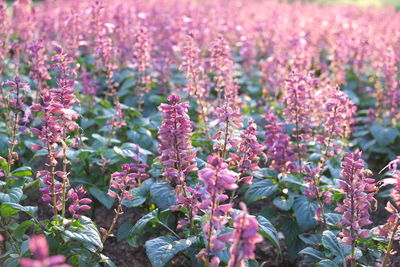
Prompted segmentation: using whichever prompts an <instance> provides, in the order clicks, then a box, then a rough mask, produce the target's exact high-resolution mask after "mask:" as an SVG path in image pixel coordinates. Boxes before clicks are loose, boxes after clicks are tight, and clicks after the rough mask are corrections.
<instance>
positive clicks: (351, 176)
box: [335, 150, 376, 267]
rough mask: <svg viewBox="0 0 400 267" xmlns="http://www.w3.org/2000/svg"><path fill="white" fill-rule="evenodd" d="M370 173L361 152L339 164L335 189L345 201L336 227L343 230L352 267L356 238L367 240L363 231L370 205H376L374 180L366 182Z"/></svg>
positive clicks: (341, 233) (354, 261) (352, 266)
mask: <svg viewBox="0 0 400 267" xmlns="http://www.w3.org/2000/svg"><path fill="white" fill-rule="evenodd" d="M369 173H370V172H369V171H368V170H366V169H364V161H363V160H362V159H361V152H360V151H358V150H357V151H355V152H352V153H347V154H346V156H345V158H344V160H343V162H342V171H341V173H340V177H341V180H339V182H338V188H339V190H341V191H342V192H343V193H344V195H345V197H344V199H343V202H342V204H338V205H337V207H336V209H335V211H337V212H340V213H342V214H343V217H342V218H341V220H340V222H339V223H338V225H339V226H340V227H341V228H342V231H341V232H340V234H339V235H340V236H341V238H342V242H343V243H345V244H348V245H351V254H350V262H351V267H355V266H356V260H357V258H356V254H355V250H356V246H357V242H358V239H359V238H367V237H369V236H370V234H369V230H367V229H363V228H364V227H365V226H367V225H369V224H371V223H372V221H371V220H370V213H369V211H370V209H371V202H372V201H375V199H374V193H375V190H376V187H375V183H374V179H371V178H367V176H368V175H369Z"/></svg>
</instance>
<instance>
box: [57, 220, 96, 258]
mask: <svg viewBox="0 0 400 267" xmlns="http://www.w3.org/2000/svg"><path fill="white" fill-rule="evenodd" d="M64 234H65V235H66V236H67V237H69V238H71V239H74V240H78V241H80V242H82V243H83V244H84V245H85V247H86V248H87V249H88V250H90V251H92V252H95V251H96V250H97V249H100V250H101V249H103V244H102V242H101V237H100V233H99V231H98V230H97V227H96V225H95V224H94V223H93V222H92V220H91V219H90V218H88V217H86V216H81V217H80V227H79V228H77V229H72V227H71V229H69V230H65V231H64Z"/></svg>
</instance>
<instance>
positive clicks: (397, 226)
mask: <svg viewBox="0 0 400 267" xmlns="http://www.w3.org/2000/svg"><path fill="white" fill-rule="evenodd" d="M399 225H400V220H399V219H398V218H397V219H396V224H395V226H394V229H393V232H392V235H391V236H390V241H389V244H388V246H387V248H386V253H385V257H384V258H383V263H382V267H386V265H387V263H388V261H389V256H390V251H391V250H392V246H393V241H394V237H395V236H396V232H397V229H398V228H399Z"/></svg>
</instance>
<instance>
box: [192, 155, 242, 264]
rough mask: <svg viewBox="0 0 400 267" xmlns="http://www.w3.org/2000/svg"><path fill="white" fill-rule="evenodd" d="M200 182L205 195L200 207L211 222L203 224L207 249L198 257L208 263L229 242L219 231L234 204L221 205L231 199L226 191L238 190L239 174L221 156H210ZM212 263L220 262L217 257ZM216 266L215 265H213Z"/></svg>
mask: <svg viewBox="0 0 400 267" xmlns="http://www.w3.org/2000/svg"><path fill="white" fill-rule="evenodd" d="M199 180H200V181H202V182H203V184H204V187H203V190H204V193H203V195H202V202H201V203H200V205H199V207H200V209H202V210H205V211H207V213H208V214H209V220H208V221H207V222H205V223H204V224H203V233H204V235H205V239H206V240H207V249H205V250H202V251H200V253H199V254H198V257H199V258H201V259H203V260H205V261H208V258H209V257H211V256H212V254H214V253H217V252H220V251H222V250H223V249H224V248H225V243H226V242H227V240H226V237H227V236H225V235H220V233H219V231H220V230H221V229H222V228H223V227H224V225H225V224H226V223H227V221H228V218H227V215H228V214H230V213H231V212H232V204H220V203H221V202H224V201H226V200H227V199H229V197H228V196H227V195H226V194H224V191H225V190H234V189H237V188H238V185H237V184H236V182H237V180H238V174H237V173H235V172H233V171H231V170H229V169H228V164H226V163H225V161H224V160H223V159H222V158H220V157H219V156H208V158H207V166H206V168H204V169H202V170H200V171H199ZM212 262H214V263H216V262H218V258H217V257H216V256H214V257H213V259H212ZM213 266H215V265H213Z"/></svg>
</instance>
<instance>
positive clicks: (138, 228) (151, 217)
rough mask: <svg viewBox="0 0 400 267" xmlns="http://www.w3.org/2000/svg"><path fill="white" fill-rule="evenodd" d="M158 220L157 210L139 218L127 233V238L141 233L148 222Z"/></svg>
mask: <svg viewBox="0 0 400 267" xmlns="http://www.w3.org/2000/svg"><path fill="white" fill-rule="evenodd" d="M157 220H158V209H155V210H153V211H152V212H150V213H148V214H146V215H144V216H143V217H142V218H140V219H139V220H138V221H137V222H136V224H135V225H134V226H133V227H132V228H131V229H130V231H129V238H131V237H134V236H135V235H137V234H139V233H141V232H142V231H143V230H144V228H145V227H146V225H147V224H148V223H149V222H154V221H157Z"/></svg>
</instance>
